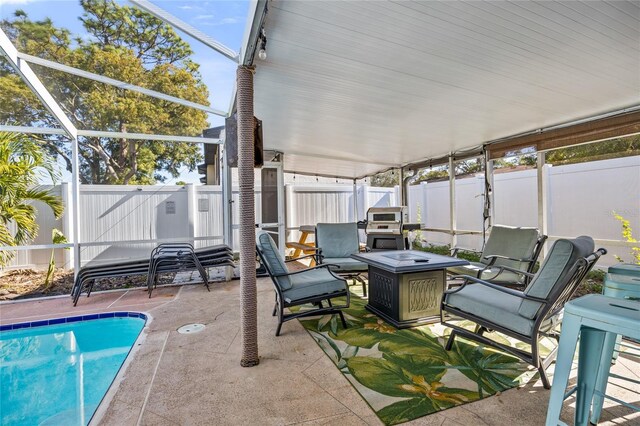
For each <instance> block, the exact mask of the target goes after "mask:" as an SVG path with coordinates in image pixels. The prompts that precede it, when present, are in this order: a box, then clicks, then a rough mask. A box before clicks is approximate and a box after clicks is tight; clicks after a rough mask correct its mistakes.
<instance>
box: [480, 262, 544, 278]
mask: <svg viewBox="0 0 640 426" xmlns="http://www.w3.org/2000/svg"><path fill="white" fill-rule="evenodd" d="M494 266H495V265H494V264H493V262H491V263H489V264H488V265H487V266H485V267H484V268H482V269H481V270H479V271H478V277H480V276H482V273H483V272H485V271H487V270H489V269H491V268H493V267H494ZM496 268H498V271H496V272H495V274H494V275H493V276H492V277H485V278H484V279H485V281H486V280H494V279H496V278H497V277H498V276H499V275H500V274H501V273H503V272H504V271H510V272H513V273H514V274H518V275H522V276H523V277H525V278H533V277H534V276H535V274H532V273H530V272H525V271H522V270H520V269H517V268H512V267H510V266H505V265H500V266H496Z"/></svg>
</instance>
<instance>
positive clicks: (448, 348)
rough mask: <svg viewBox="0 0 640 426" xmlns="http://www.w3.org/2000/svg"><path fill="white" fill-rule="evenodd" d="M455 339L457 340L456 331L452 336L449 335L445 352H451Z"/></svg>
mask: <svg viewBox="0 0 640 426" xmlns="http://www.w3.org/2000/svg"><path fill="white" fill-rule="evenodd" d="M455 338H456V331H455V330H451V334H450V335H449V340H447V344H446V345H445V347H444V349H445V350H447V351H450V350H451V347H452V346H453V341H454V339H455Z"/></svg>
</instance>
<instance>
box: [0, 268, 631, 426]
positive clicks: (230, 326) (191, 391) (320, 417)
mask: <svg viewBox="0 0 640 426" xmlns="http://www.w3.org/2000/svg"><path fill="white" fill-rule="evenodd" d="M239 307H240V295H239V282H238V281H231V282H227V283H216V284H214V285H212V288H211V292H207V291H206V289H205V288H204V286H202V285H189V286H181V287H165V288H162V289H158V290H157V291H156V292H154V295H153V297H152V298H151V299H149V298H147V294H146V292H145V291H143V290H129V291H123V292H110V293H99V294H94V295H92V296H91V297H90V298H84V297H83V298H81V299H80V302H79V304H78V306H77V307H76V308H73V306H72V304H71V302H70V300H69V299H68V298H66V297H65V298H58V299H49V300H33V301H27V302H17V303H3V304H0V322H1V323H3V324H6V323H15V322H23V321H34V320H36V319H43V318H53V317H61V316H71V315H78V314H85V313H93V312H105V311H114V310H127V311H140V312H147V313H149V314H150V315H151V316H152V320H151V322H150V323H148V325H147V327H146V328H145V330H144V331H143V335H142V338H141V340H140V341H139V342H138V344H137V345H136V348H135V350H134V352H133V353H132V355H131V356H130V358H129V360H128V361H127V363H126V367H125V369H124V371H122V372H121V374H120V375H119V378H118V380H117V381H116V383H115V384H114V386H113V388H112V390H111V391H110V392H109V394H108V397H107V400H105V401H104V402H103V404H102V405H101V407H100V408H99V411H98V414H97V416H98V417H97V418H95V419H94V420H97V421H94V423H95V424H104V425H138V424H140V425H214V424H215V425H240V424H250V425H254V424H255V425H290V424H308V425H334V424H335V425H365V424H366V425H378V424H381V422H380V421H379V419H378V417H377V416H376V415H375V413H374V412H373V410H372V409H371V408H370V407H369V406H368V405H367V404H366V402H365V401H364V400H363V399H362V398H361V397H360V395H359V394H358V393H357V392H356V391H355V389H354V388H353V387H352V386H351V385H350V384H349V382H348V381H347V379H346V378H344V376H343V375H342V374H341V373H340V372H339V371H338V369H337V368H336V367H335V366H334V365H333V363H332V362H331V361H330V360H329V358H328V357H327V356H326V355H325V354H324V352H322V350H321V349H320V348H319V347H318V346H317V345H316V343H315V342H314V340H313V339H312V338H311V337H310V336H309V334H307V332H306V331H305V330H304V329H303V328H302V326H301V325H300V324H299V323H298V322H297V321H290V322H287V323H285V325H284V326H283V329H282V334H281V336H280V337H275V335H274V332H275V328H276V320H275V318H273V317H272V316H271V309H272V308H273V290H272V287H271V283H270V281H269V280H268V279H265V278H262V279H259V280H258V307H259V310H258V328H259V334H258V338H259V348H260V365H259V366H256V367H252V368H243V367H241V366H240V350H241V344H240V341H241V336H240V316H239V314H238V313H239ZM190 323H203V324H205V325H206V328H205V330H204V331H202V332H200V333H198V334H192V335H183V334H179V333H178V332H177V329H178V328H179V327H180V326H182V325H185V324H190ZM612 371H613V372H615V373H617V374H619V375H621V376H627V377H633V378H635V379H636V380H640V364H638V363H636V362H634V361H632V360H631V359H629V358H627V357H626V356H625V355H624V354H623V355H622V356H621V357H620V358H619V361H618V362H617V363H616V364H615V365H614V367H613V370H612ZM612 383H613V384H610V385H609V393H611V394H613V395H615V396H617V397H618V398H620V399H622V400H624V401H628V402H631V403H634V404H636V405H638V404H640V386H638V385H633V386H631V385H629V384H622V385H621V384H620V382H617V381H615V380H613V382H612ZM548 397H549V391H547V390H545V389H544V388H543V387H542V385H541V383H540V382H539V381H537V382H536V383H529V384H527V385H526V386H524V387H522V388H520V389H511V390H508V391H505V392H502V393H501V394H500V395H496V396H493V397H489V398H486V399H484V400H481V401H477V402H474V403H470V404H466V405H462V406H459V407H456V408H452V409H449V410H445V411H441V412H439V413H436V414H432V415H429V416H425V417H422V418H419V419H416V420H414V421H412V422H409V423H407V424H412V425H437V426H440V425H452V426H456V425H464V426H471V425H505V426H527V425H531V426H534V425H536V426H537V425H542V424H544V420H545V416H546V408H547V403H548ZM574 402H575V401H574V399H573V397H572V398H570V399H568V400H567V401H566V402H565V409H564V410H563V419H564V420H565V421H568V422H569V423H570V424H571V423H572V421H571V417H572V415H573V409H572V406H573V403H574ZM601 420H602V422H601V424H603V425H640V413H635V412H633V411H632V410H630V409H628V408H626V407H623V406H620V405H618V404H616V403H612V402H606V403H605V410H604V412H603V415H602V419H601Z"/></svg>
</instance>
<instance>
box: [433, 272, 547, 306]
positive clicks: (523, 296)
mask: <svg viewBox="0 0 640 426" xmlns="http://www.w3.org/2000/svg"><path fill="white" fill-rule="evenodd" d="M451 278H453V279H456V278H462V279H464V283H462V285H461V286H460V287H458V288H455V289H453V290H447V291H445V292H444V294H453V293H457V292H459V291H460V290H462V289H463V288H464V287H466V286H467V284H469V283H471V282H473V283H476V284H481V285H484V286H487V287H491V288H492V289H494V290H498V291H500V292H502V293H507V294H510V295H511V296H515V297H517V298H519V299H524V300H530V301H532V302H538V303H548V300H546V299H542V298H539V297H533V296H529V295H527V294H524V293H522V292H520V291H517V290H512V289H510V288H508V287H502V286H500V285H497V284H492V283H490V282H487V281H484V280H481V279H480V278H475V277H472V276H471V275H455V276H453V277H451Z"/></svg>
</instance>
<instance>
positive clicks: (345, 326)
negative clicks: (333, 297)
mask: <svg viewBox="0 0 640 426" xmlns="http://www.w3.org/2000/svg"><path fill="white" fill-rule="evenodd" d="M338 315H340V319H341V320H342V326H343V327H344V328H345V329H346V328H348V326H347V321H345V319H344V315H343V314H342V311H338Z"/></svg>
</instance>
